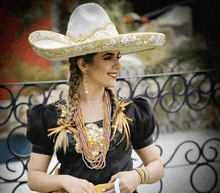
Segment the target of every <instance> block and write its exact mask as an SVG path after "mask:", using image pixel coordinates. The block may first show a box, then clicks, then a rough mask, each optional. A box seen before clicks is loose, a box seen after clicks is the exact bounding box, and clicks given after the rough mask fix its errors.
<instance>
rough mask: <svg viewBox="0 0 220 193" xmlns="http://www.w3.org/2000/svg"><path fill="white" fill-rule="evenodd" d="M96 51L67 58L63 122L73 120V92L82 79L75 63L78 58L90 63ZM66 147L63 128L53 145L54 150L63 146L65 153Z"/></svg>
mask: <svg viewBox="0 0 220 193" xmlns="http://www.w3.org/2000/svg"><path fill="white" fill-rule="evenodd" d="M95 54H96V53H92V54H87V55H85V56H78V57H73V58H70V59H69V63H70V77H69V93H68V96H67V104H68V108H67V114H66V117H65V122H66V123H69V122H70V121H72V120H73V115H74V110H75V108H76V105H75V104H76V98H75V94H76V93H77V90H78V88H79V86H80V82H81V80H82V72H81V70H80V69H79V67H78V65H77V61H78V59H79V58H84V60H85V62H86V63H87V64H91V63H92V62H93V56H94V55H95ZM67 147H68V136H67V131H66V130H65V129H63V130H61V131H60V132H59V134H58V136H57V139H56V143H55V146H54V149H55V151H57V150H58V149H59V148H63V150H64V152H65V153H66V150H67Z"/></svg>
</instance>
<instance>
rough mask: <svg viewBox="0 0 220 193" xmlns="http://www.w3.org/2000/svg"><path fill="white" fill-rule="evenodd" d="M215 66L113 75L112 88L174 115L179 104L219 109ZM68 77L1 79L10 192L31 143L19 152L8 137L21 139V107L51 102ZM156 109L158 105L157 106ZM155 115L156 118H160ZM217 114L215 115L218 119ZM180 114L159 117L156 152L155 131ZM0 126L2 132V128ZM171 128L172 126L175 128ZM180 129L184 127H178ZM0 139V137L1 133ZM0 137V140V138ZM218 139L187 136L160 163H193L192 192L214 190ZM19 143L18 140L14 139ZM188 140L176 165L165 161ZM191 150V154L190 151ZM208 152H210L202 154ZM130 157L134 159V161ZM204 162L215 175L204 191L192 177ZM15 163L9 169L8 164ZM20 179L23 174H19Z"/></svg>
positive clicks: (1, 175)
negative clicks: (26, 80) (182, 159)
mask: <svg viewBox="0 0 220 193" xmlns="http://www.w3.org/2000/svg"><path fill="white" fill-rule="evenodd" d="M219 73H220V70H206V71H195V72H178V73H167V74H153V75H141V76H133V77H119V78H118V79H117V83H118V84H117V87H116V93H117V95H118V96H122V97H124V98H126V99H134V98H135V97H136V96H138V95H142V96H145V97H147V98H148V99H149V101H150V102H151V104H152V108H153V109H154V111H155V112H156V111H158V112H161V111H163V112H164V113H165V114H169V115H171V116H173V115H174V116H176V115H177V114H178V113H179V112H180V111H181V110H182V109H185V110H187V111H189V110H190V111H193V112H198V113H199V112H201V111H203V110H205V109H206V108H207V107H208V106H210V105H211V106H212V107H214V108H217V109H219V105H220V86H219V82H218V81H217V79H218V78H217V77H219V76H218V75H219ZM66 84H67V81H50V82H29V83H13V84H12V83H11V84H9V83H8V84H1V85H0V89H1V93H2V94H1V96H2V97H4V96H7V98H6V99H5V100H1V101H0V112H1V113H0V115H1V117H0V120H1V122H0V131H2V132H1V133H2V134H4V133H7V135H6V136H5V138H4V140H5V143H6V146H5V148H6V149H7V151H8V153H9V154H10V156H6V155H3V157H4V158H5V160H3V162H4V163H2V164H0V165H1V168H4V171H5V172H0V186H1V185H5V184H10V183H11V184H12V183H13V184H14V183H16V186H15V187H14V188H13V190H12V192H17V191H19V188H20V187H21V186H22V185H24V184H26V183H27V181H26V178H25V177H24V176H25V175H26V174H25V173H26V171H27V164H28V161H29V156H30V144H29V143H27V144H26V146H25V148H26V149H27V151H26V152H25V153H24V152H23V151H22V150H21V149H19V148H17V149H16V148H15V146H16V145H15V144H13V141H16V139H17V140H18V138H16V137H17V136H20V139H24V138H25V131H26V126H27V122H26V110H27V108H28V107H30V106H31V104H33V103H35V102H39V103H43V104H48V103H50V101H54V100H58V99H59V98H60V97H62V96H64V95H65V88H66V87H65V86H66ZM158 108H159V110H158ZM158 116H159V115H157V116H156V119H158V120H159V119H160V117H158ZM184 119H185V120H184V121H185V123H186V122H187V128H188V129H191V128H190V122H191V121H192V119H190V120H187V119H189V117H185V118H184ZM217 119H218V118H217ZM178 120H179V117H178V116H176V117H175V119H172V118H171V119H169V120H167V121H166V126H164V123H163V124H160V123H159V121H158V122H157V124H156V130H155V133H154V141H155V144H156V145H157V147H158V150H159V151H160V154H161V156H163V155H164V149H163V147H162V146H161V145H159V144H157V140H158V138H159V136H160V135H161V134H162V133H164V132H166V129H165V128H167V127H169V128H170V127H173V128H176V127H180V126H179V125H178V124H177V122H178ZM3 130H4V131H5V132H3ZM174 130H175V129H174ZM182 130H184V128H182ZM2 138H3V137H2ZM1 140H3V139H1ZM212 142H214V143H215V144H217V146H210V145H209V144H210V143H212ZM219 143H220V139H219V138H218V137H213V138H210V139H208V140H206V141H205V142H204V143H203V144H198V143H197V142H195V141H193V140H186V141H184V142H181V143H180V144H178V145H177V147H176V148H175V150H174V151H173V153H172V154H171V156H170V157H169V158H168V159H167V161H166V162H165V163H164V168H165V170H166V169H169V168H174V169H175V168H179V167H182V166H183V165H184V166H189V167H192V171H191V173H190V174H189V180H190V185H191V187H192V189H193V190H194V191H195V192H216V191H217V190H216V188H218V186H219V183H220V180H219V171H218V169H219V168H216V167H215V163H219V162H220V155H219V149H218V148H217V147H219V145H220V144H219ZM18 144H19V143H18ZM186 144H187V145H189V147H190V148H189V149H186V150H185V154H184V156H185V161H186V163H185V164H183V165H181V164H176V165H172V166H170V163H171V162H172V161H173V160H174V159H175V157H176V156H177V152H178V151H179V150H180V149H181V148H182V147H184V146H185V145H186ZM195 151H196V153H195ZM207 151H212V154H211V156H210V154H207ZM192 152H194V153H195V156H194V159H193V160H191V159H190V157H189V154H190V153H192ZM14 161H17V163H18V164H17V165H19V170H18V168H17V166H16V167H15V166H14V165H13V163H14ZM134 161H135V160H134ZM204 166H206V167H208V168H209V169H210V170H211V173H212V174H213V175H214V177H213V178H214V182H213V183H212V185H211V187H209V189H208V190H205V191H203V190H201V189H200V188H199V187H196V185H195V184H196V183H195V182H194V181H195V179H196V177H195V176H196V175H195V174H196V171H198V170H200V169H201V168H202V167H204ZM13 167H14V168H13ZM8 172H9V173H10V172H12V173H16V175H15V176H16V177H14V178H11V177H8V175H7V173H8ZM24 178H25V179H24ZM159 184H160V185H159V186H160V188H159V191H158V192H163V186H164V184H163V179H162V180H161V181H160V183H159Z"/></svg>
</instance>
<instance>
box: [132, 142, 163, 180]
mask: <svg viewBox="0 0 220 193" xmlns="http://www.w3.org/2000/svg"><path fill="white" fill-rule="evenodd" d="M135 151H136V153H137V154H138V155H139V157H140V158H141V160H142V162H143V164H144V166H145V167H146V169H147V171H149V174H148V175H149V176H148V178H149V181H148V182H147V183H148V184H152V183H155V182H157V181H159V180H160V179H161V178H163V176H164V168H163V163H162V161H161V157H160V155H159V153H158V151H157V148H156V146H155V144H154V143H153V144H151V145H149V146H147V147H144V148H142V149H138V150H135Z"/></svg>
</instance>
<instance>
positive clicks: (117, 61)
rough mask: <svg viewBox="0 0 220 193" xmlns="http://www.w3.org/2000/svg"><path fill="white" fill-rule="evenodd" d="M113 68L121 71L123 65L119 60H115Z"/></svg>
mask: <svg viewBox="0 0 220 193" xmlns="http://www.w3.org/2000/svg"><path fill="white" fill-rule="evenodd" d="M113 68H114V69H118V70H120V69H121V63H120V62H119V60H118V59H117V60H115V63H114V65H113Z"/></svg>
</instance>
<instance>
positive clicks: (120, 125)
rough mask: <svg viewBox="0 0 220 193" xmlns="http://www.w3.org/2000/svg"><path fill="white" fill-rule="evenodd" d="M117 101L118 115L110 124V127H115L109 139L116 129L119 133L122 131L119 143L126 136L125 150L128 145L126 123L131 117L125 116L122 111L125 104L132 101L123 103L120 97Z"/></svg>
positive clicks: (128, 137) (128, 132) (128, 134)
mask: <svg viewBox="0 0 220 193" xmlns="http://www.w3.org/2000/svg"><path fill="white" fill-rule="evenodd" d="M118 103H119V109H118V115H117V117H116V119H115V121H114V123H113V125H112V127H114V128H115V129H114V132H113V135H112V137H111V139H110V140H112V139H113V138H114V136H115V134H116V131H117V130H119V132H120V133H123V131H124V135H123V137H122V139H121V140H120V142H119V143H121V141H122V140H123V139H124V137H125V136H126V138H127V146H126V150H127V149H128V147H129V139H130V128H129V125H128V121H132V119H131V118H129V117H127V116H126V115H125V114H124V112H123V111H124V110H125V107H126V106H128V105H130V104H131V103H132V101H129V102H127V103H125V102H124V99H122V98H120V99H119V100H118Z"/></svg>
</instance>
